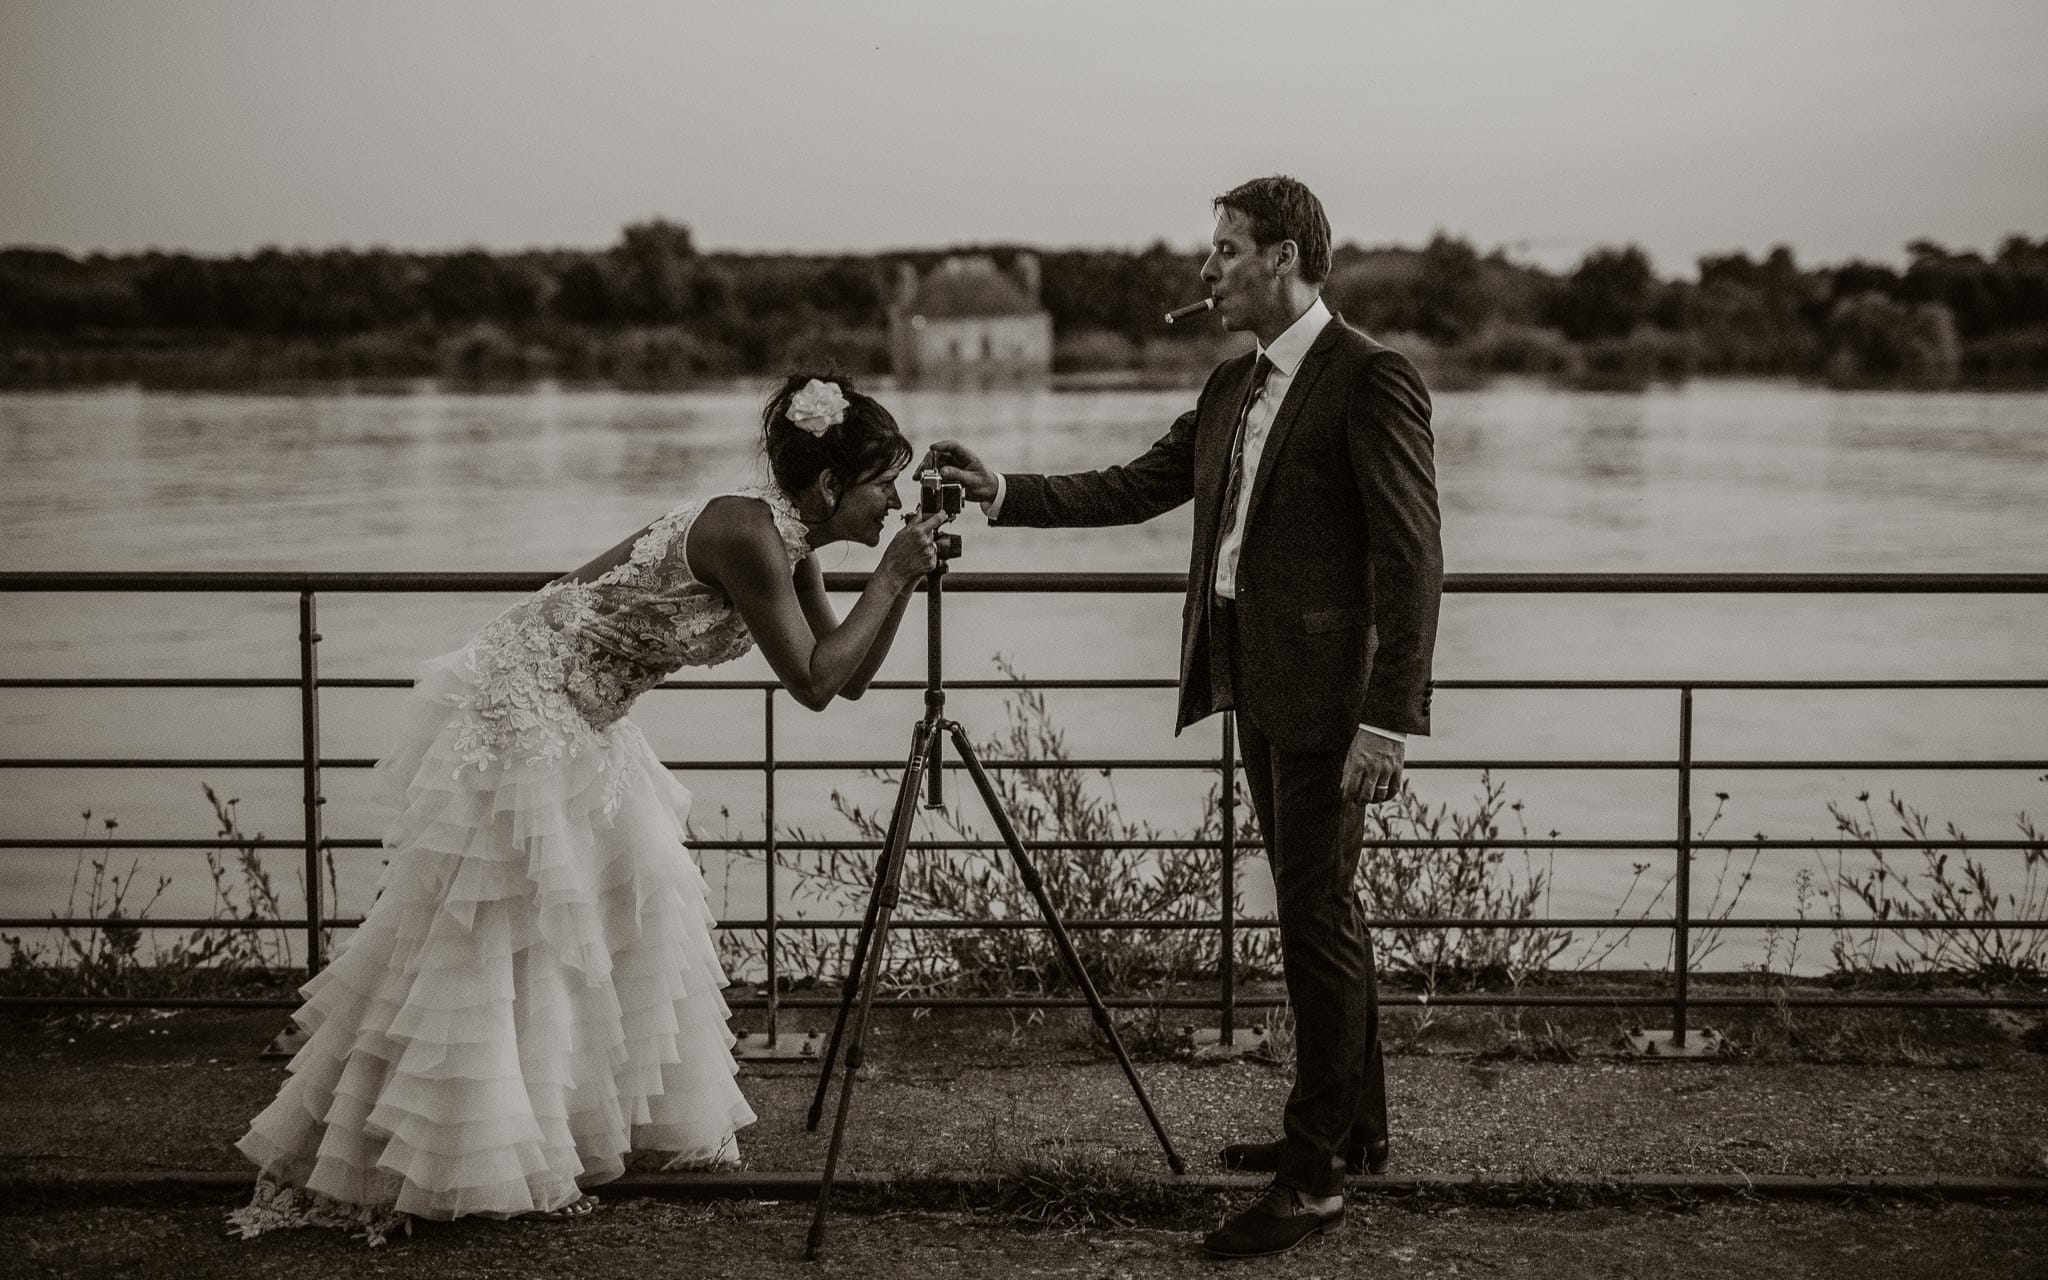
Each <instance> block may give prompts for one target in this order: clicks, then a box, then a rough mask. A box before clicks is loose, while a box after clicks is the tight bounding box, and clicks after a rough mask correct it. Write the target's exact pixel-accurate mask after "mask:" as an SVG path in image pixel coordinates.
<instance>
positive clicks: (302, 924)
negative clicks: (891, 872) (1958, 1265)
mask: <svg viewBox="0 0 2048 1280" xmlns="http://www.w3.org/2000/svg"><path fill="white" fill-rule="evenodd" d="M320 923H321V924H322V925H323V926H325V927H328V928H334V929H357V928H361V927H362V924H363V921H362V919H361V918H360V917H358V918H355V919H347V918H342V917H333V918H326V917H323V918H322V920H321V922H320ZM1061 923H1062V924H1064V925H1065V926H1066V927H1067V928H1069V929H1147V930H1156V931H1158V932H1162V933H1175V932H1190V931H1194V930H1201V929H1220V928H1222V927H1223V922H1222V921H1221V920H1163V919H1157V918H1151V917H1143V916H1140V917H1134V918H1129V919H1077V920H1067V919H1062V920H1061ZM1362 923H1363V924H1364V926H1365V927H1366V928H1368V929H1509V930H1513V929H1616V930H1620V931H1623V932H1628V931H1632V930H1636V929H1675V928H1677V927H1678V923H1679V922H1678V921H1676V920H1673V919H1671V918H1669V917H1645V918H1642V919H1636V920H1619V919H1616V918H1615V917H1613V916H1559V917H1549V916H1540V917H1538V916H1532V917H1526V918H1522V919H1515V920H1496V919H1492V918H1490V917H1487V916H1445V917H1438V916H1413V917H1409V916H1369V917H1367V918H1365V919H1364V920H1363V921H1362ZM861 924H862V921H860V920H855V919H850V918H849V919H821V918H816V917H807V916H780V915H779V916H777V917H776V918H775V927H776V928H777V929H796V930H808V931H810V932H815V933H828V932H832V931H835V930H846V929H858V928H860V927H861ZM1685 925H1686V927H1687V928H1688V929H1833V930H1837V931H1840V932H1856V931H1880V930H1896V931H1900V932H1907V933H1913V932H1942V931H1947V932H1961V931H1966V930H1978V931H1981V930H1989V931H1992V932H1998V931H2002V930H2006V929H2014V930H2018V931H2020V932H2029V931H2033V930H2040V929H2048V920H1957V919H1952V918H1945V919H1940V920H1899V919H1883V920H1880V919H1854V920H1849V919H1844V920H1829V919H1816V918H1804V919H1800V918H1795V919H1774V920H1773V919H1757V918H1750V917H1744V918H1739V919H1728V920H1713V919H1709V920H1688V921H1686V922H1685ZM1279 926H1280V922H1279V921H1277V920H1238V921H1236V922H1234V925H1233V927H1235V928H1239V929H1276V928H1278V927H1279ZM306 927H307V922H306V921H305V920H303V919H296V920H295V919H289V918H285V919H276V920H272V919H268V918H265V919H256V920H251V919H234V918H211V917H208V918H186V919H180V918H176V917H164V918H157V917H154V916H151V917H136V918H132V919H131V918H127V917H114V916H69V917H66V916H41V917H38V916H19V917H14V918H11V919H0V929H108V928H117V929H219V930H231V929H304V928H306ZM713 927H714V928H718V929H728V930H748V929H765V928H767V927H768V922H767V921H766V920H756V919H733V920H719V921H716V922H715V923H714V925H713ZM1045 927H1046V924H1045V921H1044V920H1042V919H1038V918H1036V917H1031V916H1006V917H1003V918H1000V919H989V920H950V919H942V920H917V919H898V920H896V921H894V922H893V923H892V924H891V925H890V928H892V929H930V930H935V931H973V930H1014V929H1043V928H1045Z"/></svg>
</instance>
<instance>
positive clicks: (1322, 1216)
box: [1202, 1182, 1344, 1258]
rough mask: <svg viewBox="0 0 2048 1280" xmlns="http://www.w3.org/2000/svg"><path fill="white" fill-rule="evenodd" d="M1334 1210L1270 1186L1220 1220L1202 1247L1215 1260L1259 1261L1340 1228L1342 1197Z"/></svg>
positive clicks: (1342, 1211)
mask: <svg viewBox="0 0 2048 1280" xmlns="http://www.w3.org/2000/svg"><path fill="white" fill-rule="evenodd" d="M1336 1200H1337V1203H1336V1207H1335V1208H1330V1209H1317V1208H1313V1207H1311V1206H1310V1205H1309V1204H1307V1203H1306V1202H1305V1201H1304V1200H1303V1198H1302V1195H1301V1193H1300V1192H1298V1191H1296V1190H1295V1189H1294V1188H1293V1187H1283V1186H1281V1185H1280V1184H1279V1183H1277V1182H1276V1183H1274V1184H1273V1185H1272V1186H1270V1187H1267V1188H1266V1193H1265V1194H1264V1195H1262V1196H1260V1197H1259V1198H1258V1199H1257V1200H1254V1201H1253V1202H1252V1204H1251V1207H1250V1208H1248V1209H1245V1210H1243V1211H1242V1212H1239V1213H1235V1214H1232V1215H1231V1216H1230V1217H1228V1218H1226V1219H1224V1221H1223V1225H1222V1226H1220V1227H1218V1228H1216V1229H1215V1230H1214V1231H1211V1232H1210V1233H1209V1234H1208V1235H1206V1236H1203V1237H1202V1247H1203V1248H1204V1249H1207V1250H1208V1251H1209V1252H1210V1253H1212V1254H1214V1255H1216V1256H1217V1257H1219V1258H1263V1257H1267V1256H1269V1255H1271V1254H1275V1253H1285V1252H1287V1251H1288V1250H1289V1249H1292V1248H1293V1247H1294V1246H1295V1245H1298V1244H1300V1243H1301V1242H1302V1241H1304V1240H1306V1239H1308V1238H1309V1237H1310V1236H1315V1235H1328V1234H1330V1233H1331V1232H1333V1231H1335V1230H1337V1229H1338V1228H1339V1227H1341V1226H1343V1225H1344V1198H1343V1197H1342V1196H1338V1197H1337V1198H1336Z"/></svg>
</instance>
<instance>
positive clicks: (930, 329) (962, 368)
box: [889, 253, 1052, 386]
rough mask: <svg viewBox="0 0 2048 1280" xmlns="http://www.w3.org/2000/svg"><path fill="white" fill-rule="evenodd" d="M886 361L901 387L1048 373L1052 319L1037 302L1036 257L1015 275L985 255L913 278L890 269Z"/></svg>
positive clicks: (908, 269)
mask: <svg viewBox="0 0 2048 1280" xmlns="http://www.w3.org/2000/svg"><path fill="white" fill-rule="evenodd" d="M889 358H890V365H891V368H892V369H893V370H894V372H895V374H896V377H897V378H898V379H899V380H901V381H903V382H905V383H925V384H936V385H940V386H958V385H975V386H979V385H988V384H991V383H1026V382H1040V381H1043V380H1044V379H1045V377H1046V375H1047V374H1049V373H1050V372H1051V371H1052V316H1051V314H1050V313H1049V312H1047V311H1046V310H1045V309H1044V308H1043V307H1041V306H1040V305H1039V301H1038V258H1037V256H1036V255H1034V254H1029V253H1023V254H1019V255H1017V261H1016V266H1015V274H1014V275H1013V274H1010V273H1007V272H1005V271H1003V270H1002V269H1001V268H1000V267H998V266H996V264H995V260H994V259H992V258H990V257H988V256H987V255H985V254H965V255H958V256H954V257H950V258H947V259H945V260H944V261H942V262H940V263H939V265H938V266H936V267H934V268H932V270H930V271H929V272H927V273H925V275H924V276H923V277H922V278H920V277H919V276H918V274H917V268H915V267H914V266H912V265H911V264H909V263H907V262H906V263H903V264H901V265H900V266H898V267H897V269H896V296H895V298H894V299H893V300H892V301H891V303H890V306H889Z"/></svg>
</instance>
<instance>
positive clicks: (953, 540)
mask: <svg viewBox="0 0 2048 1280" xmlns="http://www.w3.org/2000/svg"><path fill="white" fill-rule="evenodd" d="M966 496H967V490H966V489H965V488H964V487H963V486H961V485H957V484H947V483H946V482H945V481H943V480H941V479H939V469H938V468H937V467H926V468H925V469H924V470H923V471H920V472H918V474H917V513H918V514H919V515H921V516H935V515H937V514H939V512H941V511H943V512H945V513H946V514H947V515H949V516H957V515H959V514H960V508H961V506H962V505H963V503H964V500H965V498H966ZM933 540H934V541H935V542H937V543H938V548H939V565H938V568H936V569H934V570H933V572H934V573H944V572H945V570H946V561H948V560H954V559H958V558H959V555H960V551H961V545H960V535H959V534H957V533H941V534H938V535H937V536H936V537H935V538H934V539H933Z"/></svg>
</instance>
